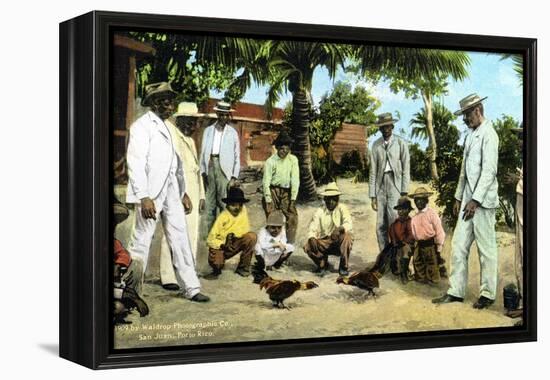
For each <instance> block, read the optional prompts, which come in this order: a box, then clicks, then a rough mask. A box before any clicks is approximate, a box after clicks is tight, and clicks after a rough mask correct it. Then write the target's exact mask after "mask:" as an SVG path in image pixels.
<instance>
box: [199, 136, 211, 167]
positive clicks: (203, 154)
mask: <svg viewBox="0 0 550 380" xmlns="http://www.w3.org/2000/svg"><path fill="white" fill-rule="evenodd" d="M208 128H209V127H206V128H205V129H204V132H203V133H202V140H201V151H200V153H199V168H200V173H201V175H202V174H205V173H206V169H207V168H206V159H205V157H206V140H207V137H208V136H207V135H208Z"/></svg>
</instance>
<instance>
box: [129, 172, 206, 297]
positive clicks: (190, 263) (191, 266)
mask: <svg viewBox="0 0 550 380" xmlns="http://www.w3.org/2000/svg"><path fill="white" fill-rule="evenodd" d="M153 202H154V203H155V209H156V211H157V214H156V217H157V219H158V218H159V217H160V215H162V225H163V229H164V234H165V235H166V239H167V240H168V244H169V245H170V248H171V251H172V261H173V265H174V268H175V269H176V270H175V274H176V278H177V282H178V284H179V285H180V287H181V288H182V289H184V292H185V297H187V298H192V297H193V296H194V295H195V294H197V293H199V291H200V282H199V278H198V277H197V273H196V271H195V260H194V258H193V253H192V250H191V245H190V243H189V236H188V233H187V222H186V220H185V211H184V209H183V204H182V203H181V199H180V196H179V187H178V182H177V179H176V177H175V176H170V177H169V178H168V179H167V181H166V184H165V185H164V187H163V189H162V191H161V192H160V194H159V195H158V197H157V198H155V199H153ZM161 211H162V214H161ZM156 225H157V221H156V220H154V219H145V218H144V217H143V215H142V213H141V205H140V204H136V223H135V227H134V231H133V234H132V239H131V242H130V245H129V249H128V251H129V252H130V255H131V256H132V259H138V260H141V261H142V263H143V265H144V267H143V271H144V272H145V270H146V266H147V260H148V257H149V248H150V246H151V240H152V239H153V234H154V232H155V228H156Z"/></svg>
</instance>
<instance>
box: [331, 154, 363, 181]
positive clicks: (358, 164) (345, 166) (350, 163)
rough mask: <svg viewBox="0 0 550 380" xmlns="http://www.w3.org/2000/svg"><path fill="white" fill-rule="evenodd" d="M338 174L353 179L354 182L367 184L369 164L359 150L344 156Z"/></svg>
mask: <svg viewBox="0 0 550 380" xmlns="http://www.w3.org/2000/svg"><path fill="white" fill-rule="evenodd" d="M336 172H337V174H338V175H339V176H342V177H344V178H353V179H354V182H367V181H368V180H369V170H368V165H367V162H366V161H365V159H364V158H363V157H362V156H361V153H360V152H359V151H358V150H357V149H354V150H352V151H349V152H345V153H344V154H343V155H342V159H341V160H340V164H339V165H338V167H337V171H336Z"/></svg>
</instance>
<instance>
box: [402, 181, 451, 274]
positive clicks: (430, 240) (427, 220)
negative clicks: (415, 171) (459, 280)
mask: <svg viewBox="0 0 550 380" xmlns="http://www.w3.org/2000/svg"><path fill="white" fill-rule="evenodd" d="M432 194H433V192H431V191H428V190H427V189H426V188H424V187H419V188H417V189H416V191H415V192H414V193H413V194H412V195H411V196H412V198H413V199H414V204H415V205H416V208H417V209H418V212H417V213H416V215H415V216H413V217H412V221H411V229H412V233H413V236H414V239H415V240H416V252H415V255H414V259H413V265H414V272H415V279H416V280H417V281H420V282H425V283H428V282H432V283H437V282H439V280H440V279H441V277H447V271H446V269H445V265H444V264H445V260H443V258H442V257H441V251H442V249H443V243H444V242H445V231H444V230H443V225H442V223H441V219H440V218H439V215H437V212H436V211H435V210H433V209H432V208H430V207H428V198H429V196H430V195H432Z"/></svg>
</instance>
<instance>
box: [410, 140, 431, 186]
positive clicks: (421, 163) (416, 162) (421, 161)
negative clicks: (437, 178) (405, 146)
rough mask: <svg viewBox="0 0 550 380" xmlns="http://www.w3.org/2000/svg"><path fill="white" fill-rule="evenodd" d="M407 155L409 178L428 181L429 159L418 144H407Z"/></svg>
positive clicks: (429, 177)
mask: <svg viewBox="0 0 550 380" xmlns="http://www.w3.org/2000/svg"><path fill="white" fill-rule="evenodd" d="M409 155H410V162H411V178H412V180H413V181H418V182H429V181H430V179H431V176H430V161H429V160H430V159H429V157H428V155H427V154H426V152H425V151H424V150H423V149H422V148H421V147H420V145H418V144H416V143H414V144H411V145H409Z"/></svg>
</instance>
